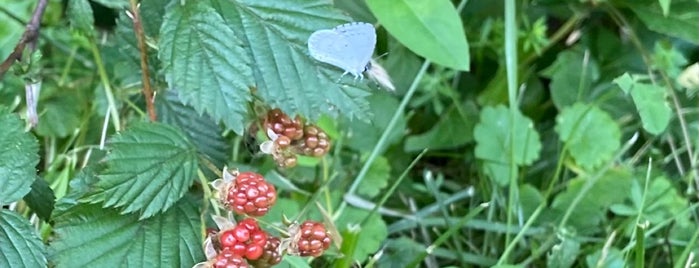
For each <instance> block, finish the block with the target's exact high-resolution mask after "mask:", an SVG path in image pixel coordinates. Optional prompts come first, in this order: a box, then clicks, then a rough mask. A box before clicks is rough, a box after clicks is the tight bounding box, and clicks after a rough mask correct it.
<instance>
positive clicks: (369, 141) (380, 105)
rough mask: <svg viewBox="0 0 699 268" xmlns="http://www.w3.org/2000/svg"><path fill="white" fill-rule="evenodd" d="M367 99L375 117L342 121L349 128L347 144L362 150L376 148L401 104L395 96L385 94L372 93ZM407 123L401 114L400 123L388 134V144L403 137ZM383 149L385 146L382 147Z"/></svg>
mask: <svg viewBox="0 0 699 268" xmlns="http://www.w3.org/2000/svg"><path fill="white" fill-rule="evenodd" d="M367 99H368V100H369V103H370V106H371V112H372V113H373V114H374V119H373V120H372V121H371V122H370V123H368V122H363V121H357V120H352V121H350V120H343V121H344V122H343V123H342V125H344V126H346V128H347V129H349V131H348V132H347V134H346V135H347V136H346V139H345V142H346V146H348V147H349V148H352V149H354V150H357V151H362V152H366V151H371V150H373V149H374V146H375V145H376V143H377V142H378V141H379V138H381V135H382V134H383V131H384V130H385V129H386V126H387V125H388V123H389V121H391V117H393V113H394V112H395V111H396V109H398V104H399V103H398V101H397V100H396V99H395V98H393V97H390V96H388V95H384V94H377V95H372V96H371V97H369V98H367ZM406 125H407V120H406V119H405V117H404V116H400V117H399V118H398V123H396V126H395V127H394V128H393V129H392V130H391V133H390V134H389V136H388V142H387V145H392V144H394V143H397V142H399V141H400V140H401V139H402V138H403V135H404V133H405V129H406V127H407V126H406ZM383 150H385V148H382V151H383Z"/></svg>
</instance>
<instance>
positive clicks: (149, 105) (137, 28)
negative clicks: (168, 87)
mask: <svg viewBox="0 0 699 268" xmlns="http://www.w3.org/2000/svg"><path fill="white" fill-rule="evenodd" d="M129 2H131V19H132V20H133V29H134V33H136V39H137V41H138V50H140V52H141V80H142V84H143V97H144V98H145V99H146V110H147V111H148V117H149V118H150V120H151V121H155V119H156V118H157V116H156V114H155V106H154V105H153V102H154V101H155V99H154V98H153V90H152V89H151V84H150V74H149V71H148V47H146V40H145V39H146V37H145V34H144V33H143V24H141V14H140V12H139V11H138V8H139V5H138V1H137V0H131V1H129Z"/></svg>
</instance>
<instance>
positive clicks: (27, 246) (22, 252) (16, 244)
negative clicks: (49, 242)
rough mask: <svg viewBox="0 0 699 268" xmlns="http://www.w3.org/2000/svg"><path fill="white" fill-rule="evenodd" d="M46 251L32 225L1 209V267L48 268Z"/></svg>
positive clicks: (17, 215) (20, 217) (15, 214)
mask: <svg viewBox="0 0 699 268" xmlns="http://www.w3.org/2000/svg"><path fill="white" fill-rule="evenodd" d="M46 265H47V261H46V249H45V248H44V243H43V242H42V241H41V239H40V238H39V236H38V235H37V234H36V231H35V230H34V227H33V226H32V224H31V223H30V222H29V221H27V220H26V219H25V218H23V217H22V216H20V215H19V214H17V213H15V212H14V211H9V210H6V209H0V267H30V268H31V267H46Z"/></svg>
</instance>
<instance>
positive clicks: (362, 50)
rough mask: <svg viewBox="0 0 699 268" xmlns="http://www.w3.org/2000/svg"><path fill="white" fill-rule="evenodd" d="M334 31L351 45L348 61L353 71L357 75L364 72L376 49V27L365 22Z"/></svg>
mask: <svg viewBox="0 0 699 268" xmlns="http://www.w3.org/2000/svg"><path fill="white" fill-rule="evenodd" d="M333 30H334V31H335V32H337V33H339V34H340V35H342V36H343V37H344V39H345V40H347V42H348V43H349V44H350V50H349V51H348V52H347V53H348V55H347V59H346V60H347V61H348V65H350V66H352V68H351V71H352V72H353V73H354V74H355V75H357V74H361V73H362V72H364V71H365V69H366V66H367V64H369V61H370V60H371V56H372V55H373V54H374V48H375V47H376V30H375V29H374V26H373V25H371V24H369V23H365V22H351V23H346V24H342V25H340V26H337V27H335V28H334V29H333Z"/></svg>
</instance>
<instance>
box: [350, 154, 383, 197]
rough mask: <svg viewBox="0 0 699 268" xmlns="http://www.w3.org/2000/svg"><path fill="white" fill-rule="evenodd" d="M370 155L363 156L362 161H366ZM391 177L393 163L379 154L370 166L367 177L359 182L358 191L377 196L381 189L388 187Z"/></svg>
mask: <svg viewBox="0 0 699 268" xmlns="http://www.w3.org/2000/svg"><path fill="white" fill-rule="evenodd" d="M368 157H369V155H368V154H365V155H364V156H363V157H362V163H364V162H365V161H366V159H367V158H368ZM390 177H391V165H390V164H389V163H388V159H386V157H383V156H379V157H377V158H376V159H375V161H374V162H373V163H371V166H369V171H368V172H367V175H366V178H365V179H364V181H362V183H360V184H359V188H357V193H359V194H361V195H364V196H367V197H375V196H376V195H378V194H379V193H380V192H381V190H383V189H384V188H386V186H387V185H388V180H389V179H390Z"/></svg>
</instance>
